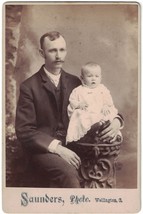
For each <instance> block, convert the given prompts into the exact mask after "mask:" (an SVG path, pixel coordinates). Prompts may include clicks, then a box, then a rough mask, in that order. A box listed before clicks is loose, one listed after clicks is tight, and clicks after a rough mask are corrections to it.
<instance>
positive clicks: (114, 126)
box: [99, 118, 121, 142]
mask: <svg viewBox="0 0 143 214" xmlns="http://www.w3.org/2000/svg"><path fill="white" fill-rule="evenodd" d="M120 126H121V124H120V121H119V120H118V118H115V119H114V120H113V121H112V123H111V124H110V125H109V126H108V127H107V128H105V129H104V130H103V131H102V132H101V133H100V134H99V137H100V139H101V140H103V142H104V141H110V142H113V141H114V140H115V138H116V136H117V133H118V131H119V129H120Z"/></svg>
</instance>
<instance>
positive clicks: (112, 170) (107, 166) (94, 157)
mask: <svg viewBox="0 0 143 214" xmlns="http://www.w3.org/2000/svg"><path fill="white" fill-rule="evenodd" d="M80 146H81V149H83V150H87V153H85V155H84V157H83V159H82V164H81V168H80V176H81V186H82V187H83V188H114V187H115V186H116V160H117V158H118V155H119V152H120V146H121V141H120V142H119V141H115V142H114V143H112V144H109V143H101V142H100V143H95V144H82V143H81V144H80Z"/></svg>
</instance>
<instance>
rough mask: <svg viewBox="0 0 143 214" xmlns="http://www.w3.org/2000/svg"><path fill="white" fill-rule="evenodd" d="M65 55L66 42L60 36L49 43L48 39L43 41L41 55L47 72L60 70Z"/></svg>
mask: <svg viewBox="0 0 143 214" xmlns="http://www.w3.org/2000/svg"><path fill="white" fill-rule="evenodd" d="M66 54H67V51H66V42H65V40H64V38H63V37H62V36H60V37H59V38H57V39H56V40H54V41H50V40H49V38H48V37H46V38H45V39H44V42H43V50H42V55H43V57H44V58H45V65H46V68H47V69H48V70H49V71H54V70H57V69H61V68H62V65H63V63H64V60H65V57H66Z"/></svg>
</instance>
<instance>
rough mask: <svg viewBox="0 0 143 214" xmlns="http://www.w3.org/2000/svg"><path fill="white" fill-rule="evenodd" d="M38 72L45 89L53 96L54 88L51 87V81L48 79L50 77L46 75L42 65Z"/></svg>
mask: <svg viewBox="0 0 143 214" xmlns="http://www.w3.org/2000/svg"><path fill="white" fill-rule="evenodd" d="M40 74H41V77H42V83H43V86H44V88H45V89H46V90H48V91H50V92H51V93H52V94H53V95H54V97H55V90H54V87H53V83H52V82H51V81H50V79H49V78H48V77H47V75H46V73H45V71H44V69H43V66H42V68H41V70H40Z"/></svg>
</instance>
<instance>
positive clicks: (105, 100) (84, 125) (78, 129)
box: [66, 84, 118, 143]
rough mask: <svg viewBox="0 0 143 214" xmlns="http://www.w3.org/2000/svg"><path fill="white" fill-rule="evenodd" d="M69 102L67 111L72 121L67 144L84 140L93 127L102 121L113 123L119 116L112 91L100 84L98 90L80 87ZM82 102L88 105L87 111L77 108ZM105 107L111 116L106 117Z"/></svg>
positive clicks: (73, 92)
mask: <svg viewBox="0 0 143 214" xmlns="http://www.w3.org/2000/svg"><path fill="white" fill-rule="evenodd" d="M69 102H70V104H69V105H68V109H67V110H68V116H69V119H70V121H69V126H68V130H67V137H66V142H67V143H69V142H72V141H77V140H79V139H80V138H82V137H83V136H84V135H85V134H86V133H87V132H88V131H89V130H90V128H91V126H92V125H93V124H95V123H97V122H99V121H100V120H105V121H107V120H110V121H112V120H113V119H114V118H115V117H116V116H117V114H118V111H117V109H116V108H115V107H114V104H113V100H112V97H111V95H110V91H109V90H108V89H107V88H106V87H105V86H104V85H103V84H99V85H98V87H96V88H88V87H86V86H85V85H80V86H79V87H77V88H75V89H74V90H73V91H72V93H71V95H70V98H69ZM81 102H85V103H86V104H87V106H88V107H87V108H86V109H85V110H81V109H79V108H76V107H77V106H78V103H81ZM104 106H107V107H108V109H109V111H110V114H108V115H106V116H105V115H104V114H103V112H102V109H103V107H104Z"/></svg>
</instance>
